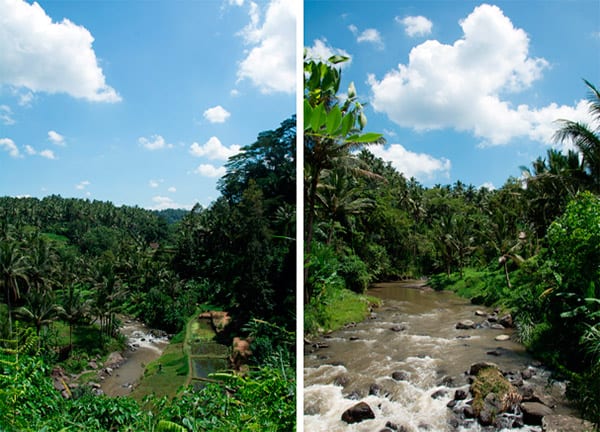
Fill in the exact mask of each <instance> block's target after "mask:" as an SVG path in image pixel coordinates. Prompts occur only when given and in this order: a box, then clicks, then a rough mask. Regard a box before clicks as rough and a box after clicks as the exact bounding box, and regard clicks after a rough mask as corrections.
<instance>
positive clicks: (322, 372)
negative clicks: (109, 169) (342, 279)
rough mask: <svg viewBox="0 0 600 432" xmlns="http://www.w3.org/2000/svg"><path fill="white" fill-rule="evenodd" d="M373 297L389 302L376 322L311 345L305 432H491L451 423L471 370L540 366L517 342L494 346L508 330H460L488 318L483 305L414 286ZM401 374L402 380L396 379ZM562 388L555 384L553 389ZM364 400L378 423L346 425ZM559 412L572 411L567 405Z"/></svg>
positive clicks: (381, 289) (381, 287)
mask: <svg viewBox="0 0 600 432" xmlns="http://www.w3.org/2000/svg"><path fill="white" fill-rule="evenodd" d="M369 294H370V295H373V296H376V297H379V298H380V299H382V300H383V305H382V306H381V307H380V308H378V309H375V311H374V313H373V314H372V316H371V317H370V319H367V320H366V321H363V322H361V323H356V325H351V326H347V327H346V328H345V329H342V330H339V331H336V332H334V333H332V334H330V335H327V336H325V337H323V338H320V339H319V340H318V341H315V342H316V343H317V345H319V346H320V347H319V348H315V346H314V345H313V346H310V345H308V346H307V347H306V350H305V358H304V365H305V369H304V386H305V389H304V430H307V431H311V432H318V431H328V432H331V431H340V432H341V431H344V432H346V431H364V432H367V431H368V432H377V431H380V430H390V429H385V428H386V424H387V425H388V426H389V425H393V426H394V427H396V428H397V429H398V430H406V431H411V432H412V431H422V430H429V431H437V432H442V431H457V430H459V431H473V432H475V431H483V430H489V429H483V428H482V427H481V426H480V425H479V424H478V423H476V422H475V421H467V422H466V423H464V422H463V423H461V425H460V426H458V427H457V426H456V425H454V426H450V425H449V419H450V418H451V416H452V412H451V410H450V409H448V407H447V404H448V402H449V401H450V400H451V399H453V395H454V391H455V390H456V389H457V388H462V389H468V383H467V376H466V374H465V371H467V370H468V369H469V366H470V365H471V364H473V363H475V362H478V361H488V362H489V361H491V362H494V363H496V364H497V365H498V366H499V367H500V369H502V370H510V371H513V370H514V371H520V370H523V369H525V368H528V367H531V365H535V366H539V365H537V364H536V362H535V361H534V360H533V359H532V358H531V357H530V356H529V355H528V354H527V353H526V352H525V350H524V349H523V347H522V346H521V345H519V344H518V343H516V342H513V341H512V340H507V341H497V340H495V337H496V336H498V335H499V334H507V335H509V336H511V335H512V331H511V330H509V329H505V330H497V329H492V328H477V329H471V330H458V329H456V324H457V322H459V321H461V320H465V319H470V320H473V321H476V322H478V321H482V320H483V318H479V317H477V316H476V315H475V312H476V310H477V309H481V307H476V306H474V305H471V304H470V303H469V302H468V301H466V300H465V299H462V298H460V297H458V296H456V295H455V294H453V293H451V292H436V291H432V290H431V289H427V288H425V289H423V287H418V284H417V283H416V281H412V282H397V283H382V284H376V285H375V286H373V287H372V288H371V289H370V290H369ZM535 370H536V374H535V376H534V377H533V378H532V379H533V380H537V382H538V385H539V386H542V387H543V386H544V385H545V384H546V382H547V379H548V376H549V374H548V373H547V371H544V370H543V369H541V368H539V367H536V368H535ZM394 373H396V375H395V376H396V378H398V376H399V375H398V373H401V374H402V375H403V377H402V378H401V379H394V378H392V375H393V374H394ZM562 390H564V387H561V385H560V384H556V385H555V386H554V387H552V388H550V390H549V391H551V392H554V393H555V394H558V393H560V392H561V391H562ZM436 392H437V393H436ZM432 395H433V396H434V397H432ZM557 397H559V396H557ZM359 401H363V402H366V403H367V404H368V405H369V406H370V407H371V409H372V410H373V412H374V414H375V418H374V419H372V420H365V421H363V422H360V423H354V424H346V423H345V422H343V421H342V420H341V415H342V413H343V412H344V411H345V410H346V409H348V408H350V407H351V406H353V405H355V404H357V403H358V402H359ZM555 409H556V412H559V413H569V412H570V410H569V409H568V408H567V407H563V406H562V405H561V406H558V407H557V408H555ZM400 426H401V427H403V428H404V429H401V428H400ZM392 429H393V427H392ZM508 430H510V429H508ZM515 430H519V431H521V432H525V431H540V430H541V429H540V428H539V427H538V426H526V427H525V428H522V429H515Z"/></svg>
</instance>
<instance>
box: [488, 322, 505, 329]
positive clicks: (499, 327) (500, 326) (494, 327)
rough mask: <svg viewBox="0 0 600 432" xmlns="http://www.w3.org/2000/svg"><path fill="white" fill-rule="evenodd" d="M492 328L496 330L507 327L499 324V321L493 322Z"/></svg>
mask: <svg viewBox="0 0 600 432" xmlns="http://www.w3.org/2000/svg"><path fill="white" fill-rule="evenodd" d="M490 328H491V329H494V330H504V329H505V327H504V326H503V325H502V324H498V323H493V324H491V325H490Z"/></svg>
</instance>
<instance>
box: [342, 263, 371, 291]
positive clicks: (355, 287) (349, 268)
mask: <svg viewBox="0 0 600 432" xmlns="http://www.w3.org/2000/svg"><path fill="white" fill-rule="evenodd" d="M338 273H339V275H340V276H341V277H342V278H343V279H344V281H345V284H346V288H348V289H350V290H352V291H354V292H356V293H359V294H362V293H364V292H365V291H366V290H367V287H368V286H369V282H371V275H370V274H369V271H368V269H367V265H366V264H365V263H364V262H363V261H362V260H361V259H360V258H359V257H357V256H356V255H348V256H345V257H343V258H342V259H341V262H340V265H339V269H338Z"/></svg>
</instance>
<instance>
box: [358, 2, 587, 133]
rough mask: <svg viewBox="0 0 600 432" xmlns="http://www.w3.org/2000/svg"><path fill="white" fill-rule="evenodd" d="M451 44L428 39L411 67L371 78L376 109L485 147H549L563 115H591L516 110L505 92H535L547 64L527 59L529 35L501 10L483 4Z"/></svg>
mask: <svg viewBox="0 0 600 432" xmlns="http://www.w3.org/2000/svg"><path fill="white" fill-rule="evenodd" d="M460 26H461V27H462V29H463V37H462V38H461V39H459V40H457V41H455V42H454V44H453V45H446V44H442V43H440V42H438V41H436V40H428V41H426V42H424V43H422V44H420V45H418V46H416V47H414V48H413V49H412V50H411V52H410V55H409V61H408V64H406V65H404V64H400V65H399V66H398V68H397V69H395V70H392V71H390V72H388V73H387V74H386V75H385V76H384V77H383V78H382V79H381V80H378V79H377V78H376V77H375V76H374V75H372V74H371V75H369V78H368V82H369V85H370V86H371V90H372V92H373V97H372V101H371V102H372V106H373V108H374V109H375V110H376V111H379V112H383V113H385V114H387V116H388V117H389V118H390V119H391V120H392V121H394V122H395V123H397V124H398V125H400V126H403V127H410V128H413V129H415V130H420V131H423V130H432V129H442V128H454V129H456V130H459V131H468V132H470V133H472V134H474V135H475V136H477V137H478V138H480V139H481V140H482V145H500V144H506V143H508V142H509V141H511V140H512V139H513V138H515V137H528V138H530V139H532V140H537V141H542V142H546V143H548V142H549V141H548V140H549V137H550V136H551V132H552V131H553V130H554V129H555V128H556V125H555V124H553V123H552V122H553V121H554V120H556V119H557V118H560V117H561V116H567V115H569V116H568V117H566V118H571V119H574V120H577V119H579V118H585V116H586V113H585V111H586V110H585V109H584V108H585V106H584V105H583V104H581V103H579V104H577V105H576V106H575V107H568V106H558V105H556V104H552V105H549V106H547V107H544V108H540V109H535V108H530V107H529V106H527V105H519V106H518V107H516V108H515V107H514V106H513V104H512V103H511V102H510V100H509V99H507V98H506V96H507V95H510V94H512V93H517V92H519V91H522V90H524V89H527V88H529V87H531V85H532V83H533V82H535V81H536V80H538V79H539V78H540V77H541V76H542V72H543V70H544V69H545V68H547V67H548V62H547V61H546V60H545V59H543V58H533V57H531V56H530V55H529V38H528V36H527V34H526V33H525V31H524V30H522V29H519V28H515V27H514V26H513V24H512V22H511V21H510V19H509V18H507V17H506V16H505V15H504V13H503V12H502V10H500V9H499V8H498V7H497V6H490V5H486V4H484V5H481V6H478V7H476V8H475V9H474V10H473V12H472V13H471V14H470V15H469V16H468V17H467V18H465V19H464V20H462V21H461V22H460Z"/></svg>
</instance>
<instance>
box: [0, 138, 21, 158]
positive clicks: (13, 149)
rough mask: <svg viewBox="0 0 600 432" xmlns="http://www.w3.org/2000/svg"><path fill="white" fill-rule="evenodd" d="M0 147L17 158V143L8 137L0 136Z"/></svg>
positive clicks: (19, 154)
mask: <svg viewBox="0 0 600 432" xmlns="http://www.w3.org/2000/svg"><path fill="white" fill-rule="evenodd" d="M0 149H3V150H4V151H6V152H8V154H9V155H10V156H11V157H14V158H17V157H20V156H21V153H19V149H18V148H17V145H16V144H15V142H14V141H13V140H11V139H10V138H0Z"/></svg>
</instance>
